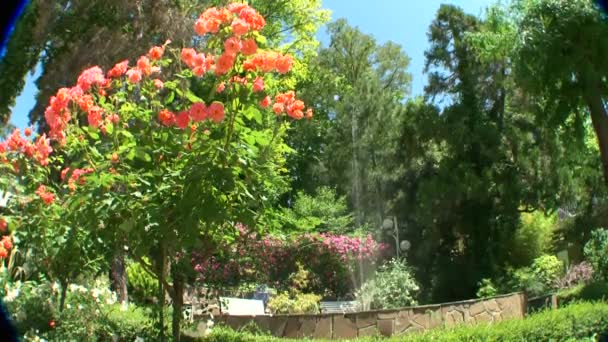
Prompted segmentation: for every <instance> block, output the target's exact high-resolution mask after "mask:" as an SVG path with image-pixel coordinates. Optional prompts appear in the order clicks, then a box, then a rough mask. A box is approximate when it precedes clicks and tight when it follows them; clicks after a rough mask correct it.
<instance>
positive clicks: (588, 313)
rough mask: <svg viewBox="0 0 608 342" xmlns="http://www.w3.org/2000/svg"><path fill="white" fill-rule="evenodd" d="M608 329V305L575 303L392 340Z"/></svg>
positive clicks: (538, 337)
mask: <svg viewBox="0 0 608 342" xmlns="http://www.w3.org/2000/svg"><path fill="white" fill-rule="evenodd" d="M607 332H608V305H607V304H604V303H579V304H572V305H570V306H567V307H565V308H563V309H559V310H547V311H543V312H541V313H538V314H534V315H531V316H529V317H528V318H526V319H521V320H519V319H515V320H509V321H505V322H501V323H498V324H494V325H488V324H480V325H475V326H465V327H459V328H455V329H452V330H431V331H429V332H426V333H424V334H420V335H412V336H402V337H395V338H393V339H391V341H566V340H576V341H578V340H581V339H586V338H589V337H591V336H594V335H602V334H605V333H607Z"/></svg>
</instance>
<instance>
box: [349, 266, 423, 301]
mask: <svg viewBox="0 0 608 342" xmlns="http://www.w3.org/2000/svg"><path fill="white" fill-rule="evenodd" d="M418 290H419V287H418V284H416V281H415V279H414V277H413V276H412V275H411V273H410V269H409V268H408V267H407V265H406V264H405V262H404V261H399V260H395V259H394V260H391V261H389V262H388V263H387V264H385V265H382V266H380V268H379V269H378V270H377V271H376V274H375V276H374V278H372V279H371V280H368V281H367V282H365V283H364V284H363V286H361V288H360V289H359V290H358V291H357V293H356V297H357V301H358V302H359V303H360V305H361V306H362V307H364V308H367V307H369V308H370V309H390V308H399V307H405V306H411V305H416V303H417V302H416V294H417V293H418Z"/></svg>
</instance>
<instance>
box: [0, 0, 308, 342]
mask: <svg viewBox="0 0 608 342" xmlns="http://www.w3.org/2000/svg"><path fill="white" fill-rule="evenodd" d="M264 25H265V19H264V18H263V17H262V16H261V15H260V14H259V13H258V12H257V11H256V10H255V9H253V8H251V7H250V6H248V5H246V4H244V3H233V4H230V5H228V6H227V7H223V8H215V7H213V8H210V9H208V10H206V11H205V12H203V13H202V14H201V15H200V17H199V19H198V20H197V21H196V24H195V27H194V29H195V32H196V33H197V34H198V35H199V36H200V37H197V39H195V40H194V41H195V42H196V43H197V44H198V46H195V47H192V48H182V49H174V48H172V47H171V45H170V41H169V40H167V41H166V42H165V43H164V44H163V45H159V46H154V47H152V48H151V49H150V50H149V51H148V52H147V53H146V54H145V55H142V56H141V57H140V58H139V59H138V60H137V61H136V62H135V63H133V64H131V63H132V62H131V61H127V60H125V61H120V62H119V63H117V64H116V65H115V66H114V67H113V68H111V69H110V70H108V71H106V72H104V71H103V70H102V69H101V68H100V67H99V66H92V67H90V68H88V69H86V70H84V71H83V72H82V74H81V75H80V76H79V77H78V79H77V82H76V84H75V85H74V86H73V87H69V88H61V89H59V90H58V91H57V93H56V95H55V96H53V97H52V98H51V100H50V103H49V106H48V107H47V109H46V111H45V119H46V123H47V126H48V127H49V130H48V132H46V133H43V134H41V135H39V136H37V137H35V138H33V137H28V134H31V132H30V131H26V132H25V136H22V135H21V134H20V131H19V130H15V131H14V132H13V134H12V135H11V136H10V137H9V138H8V139H7V141H5V142H3V143H0V158H1V159H2V161H3V163H2V166H1V170H2V177H1V178H2V180H1V184H2V185H3V186H4V188H5V189H6V188H10V191H11V192H13V193H14V194H15V195H16V196H15V197H16V199H15V200H13V201H11V202H10V203H9V208H8V214H7V215H6V216H3V217H2V220H3V221H2V222H8V224H9V225H10V226H11V228H12V229H13V230H14V232H15V234H17V235H18V236H19V237H20V240H21V241H23V243H24V245H27V244H30V247H32V248H33V247H39V246H42V247H44V248H42V249H41V250H42V255H41V258H40V259H41V260H43V261H44V260H46V261H45V262H48V263H49V264H53V262H54V261H56V260H58V261H61V262H64V261H67V265H70V266H71V267H70V268H69V270H70V272H67V273H65V274H67V275H68V276H62V277H63V278H62V279H60V280H61V283H62V287H64V288H65V287H66V286H67V284H68V283H69V281H70V279H71V278H75V277H76V276H77V273H78V272H79V271H81V270H82V269H83V268H84V267H85V266H86V267H89V266H90V265H93V264H95V263H94V261H95V262H96V261H98V259H99V256H104V255H105V256H108V255H112V253H113V252H114V251H115V250H116V249H117V248H118V249H122V246H125V248H126V249H127V250H128V252H129V254H130V256H131V257H133V258H134V259H136V260H137V261H139V262H140V263H141V264H142V265H143V267H145V269H146V270H147V271H149V272H150V273H152V274H154V275H155V276H156V278H157V279H158V281H159V282H160V283H161V284H162V287H163V288H164V289H165V290H167V291H168V292H169V294H170V295H171V296H172V298H173V305H174V310H173V312H174V316H173V323H174V324H173V334H174V337H175V338H176V339H179V325H180V317H181V315H180V314H179V313H180V312H181V298H182V292H183V287H184V282H185V281H186V280H187V278H188V274H187V272H186V271H185V268H184V267H183V263H184V259H183V258H181V257H180V256H181V255H183V253H184V252H187V251H189V250H191V249H192V248H195V247H196V248H198V249H199V250H205V251H206V254H207V255H212V254H213V248H214V247H215V246H218V245H221V244H222V242H223V241H225V240H230V239H233V238H234V236H235V235H237V231H236V230H235V229H234V222H242V223H244V224H247V225H248V226H249V227H251V229H254V230H255V229H256V222H257V221H258V219H259V217H260V215H261V214H262V213H263V211H264V209H265V208H266V207H267V206H268V205H269V204H271V203H273V201H274V200H275V199H276V198H277V196H278V195H279V194H280V193H281V192H282V189H283V188H284V186H285V184H286V183H285V180H284V176H285V174H286V171H287V170H286V169H285V167H284V163H285V155H286V154H287V153H290V151H291V150H290V148H289V147H288V146H286V145H285V143H284V141H283V137H284V134H285V132H286V130H287V129H288V128H289V120H299V119H302V118H311V117H312V110H311V109H310V108H308V109H307V108H306V107H305V105H304V103H303V102H302V101H300V100H298V99H297V97H296V94H295V93H294V92H293V91H291V90H290V89H289V87H288V85H289V82H284V81H281V76H283V75H286V74H289V72H290V69H291V68H292V67H293V66H294V63H297V61H295V60H294V58H293V57H292V56H290V55H287V54H284V53H281V52H277V51H269V50H265V49H264V44H265V39H264V37H263V36H261V34H260V33H259V30H260V29H262V28H263V27H264ZM49 235H50V236H51V237H52V239H51V240H52V241H53V242H52V245H53V246H44V244H45V243H48V240H49V239H48V236H49ZM47 247H48V248H47ZM33 249H37V248H33ZM52 251H55V252H57V253H58V254H59V255H61V257H60V258H56V257H53V254H52ZM62 253H63V254H62ZM144 256H147V257H148V258H149V260H150V263H146V262H145V260H144V259H143V257H144ZM101 259H103V260H106V261H107V260H108V258H107V257H106V258H101ZM89 261H90V262H89ZM100 263H101V264H103V262H100ZM60 264H61V263H57V267H56V271H55V272H54V275H55V276H57V277H60V276H61V275H63V274H64V272H62V271H61V270H65V267H63V269H62V268H61V267H60ZM61 265H63V264H61ZM169 270H170V272H171V283H170V282H169V281H168V280H167V279H168V272H169ZM162 297H164V295H162V296H161V298H162ZM162 317H164V316H163V313H162V306H161V312H160V313H159V318H160V319H161V324H160V326H164V324H162Z"/></svg>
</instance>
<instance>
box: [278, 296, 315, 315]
mask: <svg viewBox="0 0 608 342" xmlns="http://www.w3.org/2000/svg"><path fill="white" fill-rule="evenodd" d="M320 301H321V296H319V295H316V294H312V293H297V294H292V295H290V294H289V293H287V292H283V293H279V294H277V295H275V296H272V297H271V298H270V300H269V301H268V308H269V309H270V312H271V313H273V314H316V313H319V310H320V306H319V302H320Z"/></svg>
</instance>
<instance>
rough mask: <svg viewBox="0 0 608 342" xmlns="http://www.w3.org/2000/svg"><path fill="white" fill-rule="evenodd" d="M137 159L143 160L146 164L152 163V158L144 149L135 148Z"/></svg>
mask: <svg viewBox="0 0 608 342" xmlns="http://www.w3.org/2000/svg"><path fill="white" fill-rule="evenodd" d="M135 157H136V158H137V159H141V160H143V161H145V162H151V161H152V157H150V155H149V154H148V153H147V152H146V151H145V150H144V149H143V148H139V147H138V148H135Z"/></svg>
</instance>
